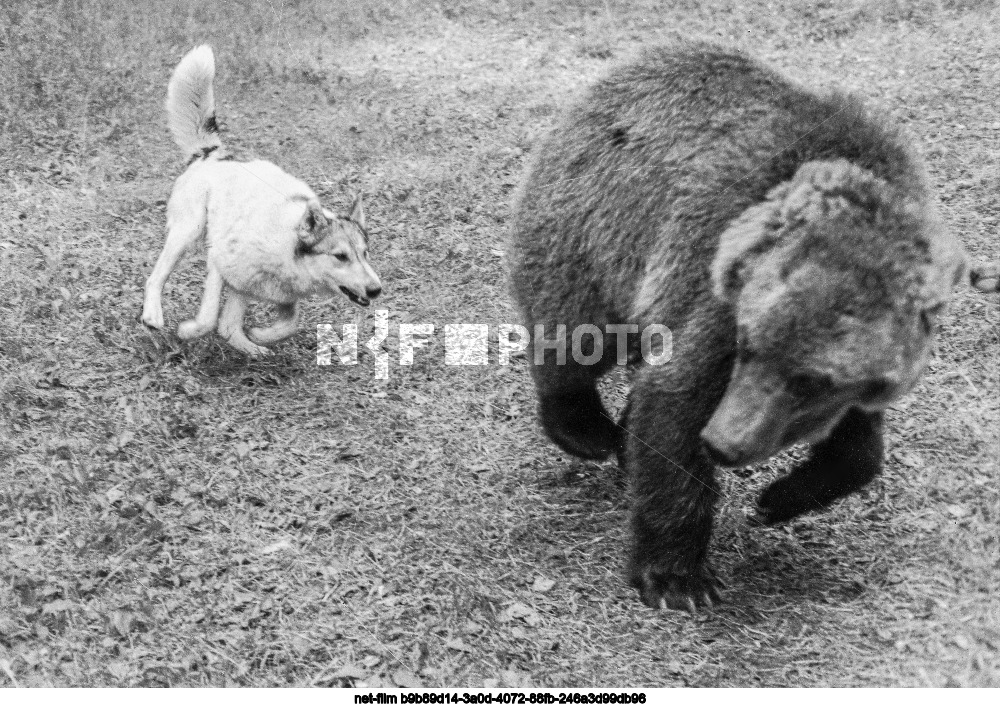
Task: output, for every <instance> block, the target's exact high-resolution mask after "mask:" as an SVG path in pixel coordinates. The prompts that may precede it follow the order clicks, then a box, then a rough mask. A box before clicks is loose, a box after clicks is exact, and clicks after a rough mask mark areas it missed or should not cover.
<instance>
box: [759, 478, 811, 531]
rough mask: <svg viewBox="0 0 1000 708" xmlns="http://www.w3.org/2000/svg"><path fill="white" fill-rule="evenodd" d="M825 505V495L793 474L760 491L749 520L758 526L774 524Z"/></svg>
mask: <svg viewBox="0 0 1000 708" xmlns="http://www.w3.org/2000/svg"><path fill="white" fill-rule="evenodd" d="M826 505H827V500H826V498H825V495H823V494H821V492H820V490H818V489H816V488H814V487H813V486H812V485H809V484H806V483H805V482H804V480H802V479H801V477H800V476H796V475H794V474H792V475H789V476H788V477H783V478H782V479H779V480H777V481H775V482H773V483H772V484H771V485H770V486H769V487H768V488H767V489H765V490H764V491H763V492H761V495H760V497H759V498H758V499H757V508H756V509H755V510H754V513H753V515H752V516H750V517H749V520H750V522H751V523H752V524H756V525H758V526H775V525H777V524H783V523H785V522H786V521H791V520H792V519H794V518H795V517H796V516H800V515H801V514H804V513H806V512H807V511H814V510H815V509H821V508H823V507H824V506H826Z"/></svg>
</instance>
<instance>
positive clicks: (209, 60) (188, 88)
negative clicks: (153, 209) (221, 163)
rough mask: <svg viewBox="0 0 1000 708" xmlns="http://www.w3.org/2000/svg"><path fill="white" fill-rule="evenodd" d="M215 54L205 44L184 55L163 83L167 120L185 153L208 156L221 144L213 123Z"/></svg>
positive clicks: (171, 131)
mask: <svg viewBox="0 0 1000 708" xmlns="http://www.w3.org/2000/svg"><path fill="white" fill-rule="evenodd" d="M214 80H215V55H214V54H212V48H211V47H210V46H208V45H207V44H203V45H201V46H200V47H195V48H194V49H192V50H191V51H190V52H188V53H187V54H185V55H184V58H183V59H181V62H180V64H178V65H177V68H176V69H174V75H173V76H171V77H170V83H169V84H168V85H167V124H168V125H169V126H170V133H171V134H172V135H173V136H174V142H175V143H177V145H178V146H179V147H180V149H181V150H183V151H184V155H185V157H208V156H209V155H210V154H212V153H213V152H215V151H216V150H218V149H219V148H221V147H222V140H220V139H219V129H218V126H217V125H216V123H215V95H214V91H213V88H212V84H213V82H214Z"/></svg>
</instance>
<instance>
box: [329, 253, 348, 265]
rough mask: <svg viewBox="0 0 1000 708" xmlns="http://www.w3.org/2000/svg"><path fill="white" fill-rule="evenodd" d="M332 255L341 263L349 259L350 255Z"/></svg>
mask: <svg viewBox="0 0 1000 708" xmlns="http://www.w3.org/2000/svg"><path fill="white" fill-rule="evenodd" d="M333 256H334V258H336V259H337V260H338V261H340V262H341V263H347V262H348V261H349V260H351V257H350V256H349V255H347V254H346V253H334V254H333Z"/></svg>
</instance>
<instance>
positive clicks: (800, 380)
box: [788, 374, 833, 398]
mask: <svg viewBox="0 0 1000 708" xmlns="http://www.w3.org/2000/svg"><path fill="white" fill-rule="evenodd" d="M831 388H833V379H831V378H830V377H829V376H827V375H826V374H797V375H795V376H793V377H791V378H790V379H788V393H790V394H791V395H792V396H794V397H795V398H814V397H815V396H818V395H820V394H822V393H824V392H826V391H828V390H829V389H831Z"/></svg>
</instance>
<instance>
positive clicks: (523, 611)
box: [500, 602, 541, 627]
mask: <svg viewBox="0 0 1000 708" xmlns="http://www.w3.org/2000/svg"><path fill="white" fill-rule="evenodd" d="M515 619H520V620H524V623H525V624H527V625H528V626H529V627H537V626H538V625H539V623H540V622H541V619H540V618H539V616H538V613H537V612H536V611H535V610H533V609H532V608H530V607H528V606H527V605H525V604H524V603H523V602H515V603H512V604H510V605H508V606H507V607H506V608H505V609H504V611H503V612H501V613H500V621H501V622H511V621H513V620H515Z"/></svg>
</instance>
